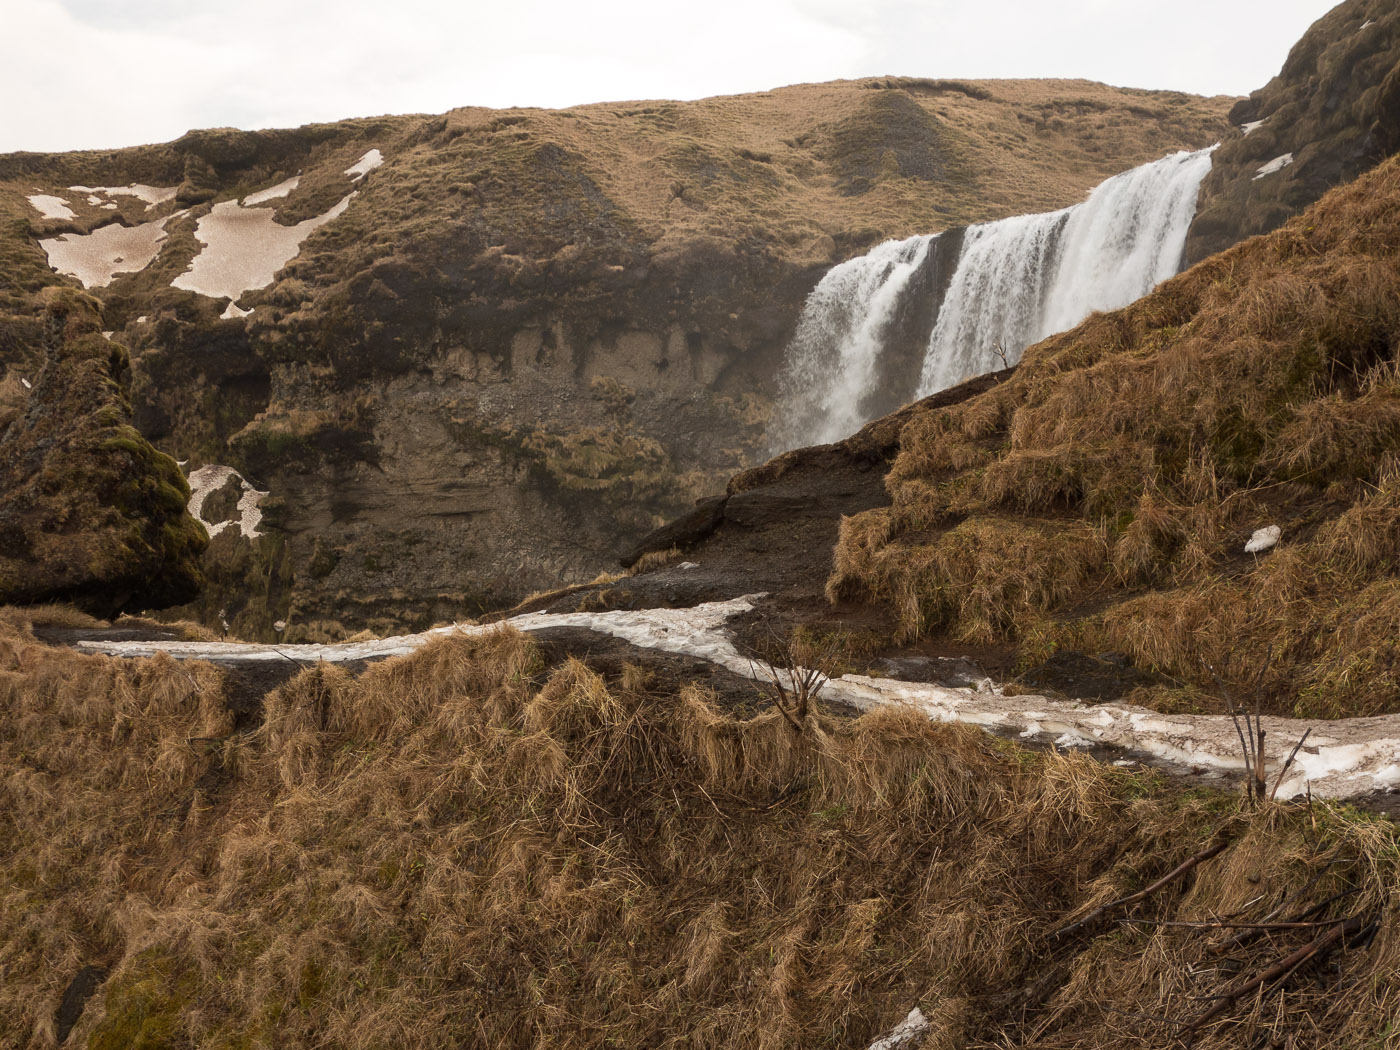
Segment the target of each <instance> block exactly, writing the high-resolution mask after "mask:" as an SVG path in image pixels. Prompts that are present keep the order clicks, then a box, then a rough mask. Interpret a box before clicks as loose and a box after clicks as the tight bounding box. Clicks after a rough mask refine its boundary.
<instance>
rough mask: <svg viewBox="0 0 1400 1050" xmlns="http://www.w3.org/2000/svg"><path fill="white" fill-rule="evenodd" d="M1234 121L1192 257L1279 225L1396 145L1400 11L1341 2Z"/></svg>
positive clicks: (1210, 180) (1204, 200)
mask: <svg viewBox="0 0 1400 1050" xmlns="http://www.w3.org/2000/svg"><path fill="white" fill-rule="evenodd" d="M1230 121H1231V123H1232V124H1234V125H1235V128H1234V130H1233V131H1232V132H1231V134H1230V135H1229V136H1228V137H1227V138H1226V139H1225V140H1224V141H1223V142H1222V144H1221V146H1220V149H1219V150H1217V151H1216V154H1215V161H1214V164H1213V166H1212V170H1211V173H1210V175H1209V176H1207V178H1206V180H1205V182H1204V183H1203V184H1202V186H1201V196H1200V202H1199V205H1198V207H1197V213H1196V221H1195V222H1194V223H1193V224H1192V226H1191V232H1190V234H1189V236H1188V238H1187V242H1186V258H1187V261H1188V262H1191V263H1195V262H1199V261H1200V260H1202V259H1204V258H1206V256H1208V255H1213V254H1214V253H1216V252H1218V251H1223V250H1224V249H1226V248H1228V247H1230V245H1232V244H1235V243H1237V242H1239V241H1241V240H1243V239H1244V238H1246V237H1253V236H1255V235H1256V234H1261V233H1268V232H1269V231H1270V230H1274V229H1277V228H1278V227H1279V226H1281V225H1282V224H1283V223H1284V222H1286V221H1287V220H1288V219H1290V218H1292V217H1293V216H1294V215H1297V214H1298V213H1299V212H1301V211H1302V210H1303V209H1304V208H1306V207H1307V206H1308V205H1310V204H1312V203H1313V202H1314V201H1316V200H1318V199H1320V198H1321V197H1322V195H1323V194H1324V193H1326V192H1327V191H1328V190H1329V189H1331V188H1332V187H1334V186H1339V185H1341V184H1342V183H1344V182H1349V181H1351V180H1352V179H1354V178H1355V177H1356V176H1357V175H1359V174H1361V173H1362V172H1363V171H1365V170H1367V169H1368V168H1370V167H1372V166H1373V165H1375V164H1376V163H1378V162H1379V161H1381V160H1383V159H1384V158H1386V157H1387V156H1389V155H1390V154H1392V153H1394V152H1395V151H1396V150H1397V148H1400V8H1397V7H1396V6H1395V5H1394V4H1393V3H1391V2H1390V0H1347V2H1346V3H1343V4H1339V5H1338V6H1337V7H1335V8H1333V9H1332V10H1331V11H1329V12H1328V13H1327V14H1326V15H1324V16H1323V17H1322V18H1320V19H1318V20H1317V22H1316V23H1314V24H1313V26H1312V28H1311V29H1309V30H1308V32H1307V33H1306V34H1304V36H1303V38H1302V39H1301V40H1299V41H1298V43H1297V44H1295V45H1294V46H1293V49H1292V51H1290V52H1289V54H1288V60H1287V61H1286V62H1284V64H1283V69H1282V70H1281V71H1280V72H1279V75H1278V76H1276V77H1274V78H1273V79H1272V80H1270V81H1269V83H1268V84H1266V85H1265V86H1264V87H1262V88H1260V89H1259V90H1258V91H1255V92H1254V93H1252V94H1251V95H1250V96H1249V98H1247V99H1242V100H1241V101H1240V102H1239V103H1237V104H1236V105H1235V107H1234V109H1232V110H1231V111H1230Z"/></svg>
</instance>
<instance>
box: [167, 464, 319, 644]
mask: <svg viewBox="0 0 1400 1050" xmlns="http://www.w3.org/2000/svg"><path fill="white" fill-rule="evenodd" d="M229 478H237V479H238V484H239V487H240V489H241V490H242V495H241V496H240V497H239V499H238V507H237V509H236V512H235V513H236V515H237V516H236V518H234V519H231V520H228V521H210V520H209V519H208V518H206V517H204V503H205V500H207V499H208V498H209V496H210V495H211V494H213V493H215V492H218V491H219V490H220V489H222V488H223V487H224V485H225V484H227V482H228V479H229ZM189 482H190V514H191V515H192V516H193V517H195V518H198V519H199V521H200V523H201V524H202V525H203V526H204V528H205V531H207V532H208V533H209V537H210V538H211V539H212V538H213V537H215V536H217V535H218V534H219V533H221V532H223V531H224V529H227V528H231V527H234V526H237V528H238V531H239V532H241V533H242V534H243V535H244V536H245V537H247V538H248V539H253V538H254V537H256V536H257V535H258V526H259V525H260V524H261V523H262V510H261V509H260V508H259V504H260V503H262V501H263V498H264V497H266V496H267V493H266V492H259V491H258V490H257V489H255V488H253V486H252V485H249V484H248V482H247V481H246V480H245V479H244V477H243V475H242V474H240V473H238V471H236V470H234V469H233V468H232V467H219V466H208V467H200V468H199V469H198V470H196V471H195V472H194V473H193V474H191V475H190V477H189ZM313 659H315V658H314V657H313Z"/></svg>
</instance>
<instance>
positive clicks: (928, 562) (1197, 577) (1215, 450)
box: [828, 160, 1400, 717]
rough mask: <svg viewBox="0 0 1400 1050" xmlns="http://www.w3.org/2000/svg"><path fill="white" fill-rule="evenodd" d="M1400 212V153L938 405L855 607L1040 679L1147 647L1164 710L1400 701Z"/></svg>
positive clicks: (855, 531)
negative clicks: (1042, 664)
mask: <svg viewBox="0 0 1400 1050" xmlns="http://www.w3.org/2000/svg"><path fill="white" fill-rule="evenodd" d="M1397 205H1400V161H1396V160H1391V161H1387V162H1386V163H1384V164H1383V165H1381V166H1380V167H1379V168H1377V169H1376V170H1374V171H1373V172H1371V173H1369V174H1367V175H1365V176H1363V177H1361V178H1360V179H1358V180H1357V181H1356V182H1354V183H1352V184H1350V185H1348V186H1346V187H1344V188H1342V189H1339V190H1336V191H1334V192H1332V193H1331V194H1329V195H1328V196H1327V197H1325V198H1324V199H1323V200H1322V201H1321V202H1320V203H1318V204H1317V205H1316V206H1314V207H1313V208H1311V209H1310V210H1309V211H1307V212H1306V213H1305V214H1304V215H1302V216H1301V217H1299V218H1298V219H1296V220H1294V221H1293V222H1291V223H1289V224H1288V225H1287V226H1285V227H1284V228H1282V229H1280V230H1278V231H1277V232H1275V233H1273V234H1270V235H1268V236H1266V237H1262V238H1257V239H1255V240H1252V241H1248V242H1245V243H1244V244H1241V245H1239V246H1237V247H1235V248H1233V249H1231V250H1230V251H1227V252H1224V253H1222V254H1220V255H1217V256H1214V257H1212V258H1211V259H1209V260H1207V261H1206V262H1204V263H1202V264H1200V265H1198V266H1196V267H1195V268H1193V269H1191V270H1189V271H1188V272H1186V273H1185V274H1182V275H1181V276H1179V277H1177V278H1175V279H1173V280H1171V281H1168V282H1167V283H1165V284H1164V285H1162V286H1161V287H1160V288H1158V289H1157V291H1155V292H1154V293H1152V294H1151V295H1149V296H1147V297H1146V298H1145V299H1143V300H1141V301H1139V302H1138V303H1136V304H1134V305H1132V306H1130V307H1128V308H1126V309H1124V310H1120V311H1117V312H1114V313H1111V314H1102V315H1096V316H1094V317H1091V318H1090V319H1089V320H1087V321H1086V322H1084V323H1083V324H1082V325H1080V326H1079V327H1078V328H1076V329H1074V330H1073V331H1070V332H1068V333H1065V334H1063V335H1060V336H1056V337H1053V338H1051V339H1049V340H1046V341H1045V342H1043V343H1041V344H1039V345H1038V346H1036V347H1033V348H1032V349H1030V350H1028V351H1027V352H1026V355H1025V358H1024V361H1023V363H1022V364H1021V366H1020V367H1019V369H1018V370H1017V371H1016V373H1015V375H1014V376H1013V377H1012V378H1010V379H1009V380H1007V381H1006V382H1005V383H1003V384H1001V385H999V386H997V387H996V388H995V389H993V390H990V391H988V392H986V393H984V394H981V395H979V396H976V397H973V398H971V399H969V400H967V401H965V402H963V403H962V404H959V405H955V406H952V407H948V408H943V409H939V410H936V411H929V412H922V413H915V417H914V419H913V421H912V422H910V423H908V424H907V425H906V426H905V427H904V429H903V431H902V433H901V435H900V439H899V453H898V456H897V458H896V459H895V461H894V464H893V467H892V469H891V470H890V473H889V476H888V478H887V485H888V488H889V491H890V494H891V497H892V500H893V505H892V506H891V507H888V508H880V509H876V510H872V511H868V512H866V513H863V514H860V515H858V516H856V517H853V518H850V519H848V520H847V521H846V522H845V523H844V524H843V528H842V533H841V539H840V542H839V544H838V547H837V552H836V560H835V568H834V572H833V574H832V576H831V579H830V581H829V585H828V593H829V595H830V596H832V597H833V598H841V597H845V598H852V597H866V598H872V599H874V600H875V601H877V602H879V603H881V604H883V605H884V606H886V607H887V608H888V609H890V611H891V613H892V614H893V615H894V617H895V618H896V620H897V623H898V630H899V633H900V634H901V636H902V637H904V638H906V639H912V638H918V637H926V636H935V637H948V638H953V639H958V640H962V641H964V642H969V643H999V642H1009V643H1011V644H1013V645H1014V646H1015V647H1016V648H1017V652H1018V654H1019V660H1020V663H1021V665H1022V666H1028V665H1031V664H1034V663H1037V662H1039V661H1041V660H1044V659H1045V658H1046V657H1048V656H1050V655H1052V654H1053V653H1055V652H1056V651H1057V650H1060V649H1073V650H1079V651H1083V652H1087V653H1098V652H1103V651H1108V652H1110V653H1117V654H1122V655H1123V656H1125V657H1126V659H1127V660H1128V662H1130V663H1131V665H1133V666H1135V667H1137V668H1140V669H1145V670H1150V671H1154V672H1158V673H1160V674H1163V675H1166V676H1169V677H1170V678H1172V679H1175V680H1177V681H1178V683H1179V687H1168V686H1162V687H1157V688H1156V689H1155V690H1152V691H1149V692H1148V693H1147V694H1145V695H1143V696H1140V697H1139V699H1142V700H1145V701H1148V702H1152V703H1156V704H1158V705H1159V706H1168V707H1184V708H1186V709H1191V708H1193V707H1196V706H1198V705H1200V704H1202V703H1205V701H1204V698H1203V697H1202V696H1201V695H1200V693H1199V692H1198V691H1197V690H1196V688H1195V687H1196V686H1200V685H1204V686H1207V687H1208V688H1209V690H1210V691H1211V692H1216V691H1217V690H1216V683H1215V681H1214V677H1215V675H1216V674H1218V675H1219V676H1220V677H1221V678H1223V679H1224V680H1225V681H1226V683H1228V687H1229V688H1230V689H1231V690H1232V691H1233V692H1234V694H1235V695H1236V696H1237V697H1246V696H1248V695H1250V693H1251V692H1252V691H1253V690H1254V689H1255V687H1256V683H1257V687H1258V689H1259V690H1260V691H1261V693H1262V696H1263V698H1264V703H1265V707H1266V708H1267V709H1270V710H1274V711H1279V712H1293V713H1297V714H1299V715H1303V716H1310V717H1335V716H1338V715H1343V714H1368V713H1375V712H1381V711H1397V710H1400V643H1397V638H1400V576H1397V570H1400V559H1397V550H1400V547H1397V540H1400V459H1398V458H1397V452H1400V409H1398V408H1397V406H1400V372H1397V365H1396V351H1397V347H1398V346H1400V305H1397V304H1400V256H1397V247H1400V207H1397ZM1268 525H1277V526H1279V527H1280V528H1281V530H1282V540H1281V541H1280V543H1279V544H1278V545H1277V546H1276V547H1274V548H1273V549H1271V550H1269V551H1267V552H1266V553H1263V554H1259V555H1258V556H1255V555H1252V554H1246V553H1245V552H1244V545H1245V542H1246V540H1247V539H1249V537H1250V536H1251V534H1252V533H1253V531H1254V530H1256V529H1259V528H1261V527H1264V526H1268Z"/></svg>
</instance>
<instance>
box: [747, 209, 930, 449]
mask: <svg viewBox="0 0 1400 1050" xmlns="http://www.w3.org/2000/svg"><path fill="white" fill-rule="evenodd" d="M936 236H937V235H934V236H933V237H928V236H923V237H910V238H909V239H908V240H904V241H886V242H885V243H884V244H881V245H880V246H879V247H877V248H875V249H873V250H872V251H870V252H868V253H867V254H865V255H861V256H858V257H857V258H855V259H850V260H848V261H846V262H843V263H841V264H840V265H839V266H834V267H832V268H831V269H830V270H828V271H827V273H826V276H825V277H823V278H822V279H821V282H820V283H819V284H818V285H817V287H816V288H814V289H813V290H812V293H811V295H809V296H807V302H806V304H805V305H804V306H803V308H802V317H801V319H800V320H799V321H798V324H797V332H796V334H795V335H794V336H793V339H792V344H791V345H790V346H789V347H788V354H787V361H788V365H787V367H786V368H785V369H784V371H783V376H782V379H781V381H780V382H781V391H782V393H781V395H780V398H781V403H782V405H783V411H782V412H781V413H780V414H779V418H778V420H777V422H776V423H775V425H774V427H773V428H772V432H771V436H772V437H773V439H774V440H775V441H777V442H778V443H779V444H782V445H784V447H791V444H792V443H794V442H796V443H802V444H810V443H813V442H823V441H835V440H836V439H838V438H841V437H845V436H846V435H847V434H849V433H850V432H851V431H853V430H855V429H856V428H858V427H859V426H860V425H861V424H862V423H864V422H865V421H866V420H867V419H869V418H870V416H869V415H868V414H866V412H865V411H864V409H863V406H864V403H865V401H866V399H867V397H868V396H869V394H870V392H871V389H872V388H873V387H874V386H875V385H876V383H877V381H878V380H879V371H878V369H877V367H876V366H877V364H878V361H879V356H880V351H881V349H882V348H883V346H884V339H885V330H886V329H887V328H888V327H889V325H890V322H891V321H892V320H893V318H894V313H895V309H896V308H897V307H898V306H899V303H900V300H901V299H902V298H903V296H904V291H905V289H906V288H907V287H908V285H909V281H910V279H911V278H912V277H913V276H914V275H915V274H916V273H917V272H918V271H919V267H921V266H922V265H923V264H924V260H925V259H926V258H927V256H928V250H929V245H930V244H932V243H933V241H934V240H935V239H936ZM809 437H810V440H804V439H807V438H809Z"/></svg>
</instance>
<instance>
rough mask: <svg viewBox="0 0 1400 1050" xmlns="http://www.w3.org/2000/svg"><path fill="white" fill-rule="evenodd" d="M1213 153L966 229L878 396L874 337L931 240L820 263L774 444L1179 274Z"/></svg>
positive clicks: (921, 391)
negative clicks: (893, 383) (916, 360)
mask: <svg viewBox="0 0 1400 1050" xmlns="http://www.w3.org/2000/svg"><path fill="white" fill-rule="evenodd" d="M1214 149H1215V147H1214V146H1212V147H1211V148H1210V149H1205V150H1199V151H1197V152H1195V153H1187V152H1182V153H1175V154H1173V155H1171V156H1169V157H1164V158H1163V159H1161V160H1159V161H1154V162H1153V163H1151V164H1144V165H1143V166H1141V167H1139V168H1134V169H1133V170H1132V171H1128V172H1124V173H1123V174H1121V175H1115V176H1114V177H1113V178H1111V179H1108V180H1106V181H1105V182H1103V183H1100V184H1099V186H1098V187H1096V188H1095V189H1094V191H1093V192H1092V193H1090V194H1089V197H1088V198H1087V199H1086V200H1085V201H1083V202H1082V203H1080V204H1076V205H1074V206H1073V207H1070V208H1064V209H1062V210H1060V211H1056V212H1047V213H1043V214H1037V215H1019V216H1015V217H1013V218H1009V219H1002V220H1000V221H998V222H991V223H984V224H982V225H979V226H972V227H969V228H968V229H967V230H966V232H965V234H964V236H963V245H962V251H961V254H960V255H959V256H958V261H957V267H956V269H955V270H954V272H953V275H952V278H951V279H950V281H949V282H948V285H947V289H946V291H944V293H943V295H942V301H941V303H939V304H938V308H937V312H936V319H935V320H934V322H933V329H932V332H931V333H930V334H929V337H928V342H927V348H926V350H925V352H924V355H923V363H922V367H921V369H920V371H919V379H918V383H917V385H916V386H915V387H913V388H912V389H908V390H900V391H893V392H891V391H882V390H881V385H882V382H883V378H882V374H883V373H887V369H888V357H889V353H888V352H887V351H888V350H889V348H888V346H887V340H886V335H887V333H888V330H889V328H890V323H891V320H892V319H893V318H894V317H895V316H896V315H897V314H898V312H899V311H900V310H901V309H902V308H904V307H905V306H906V305H907V304H906V303H905V302H904V298H905V293H906V292H907V291H908V290H909V288H910V285H911V283H914V284H915V285H916V286H917V282H913V278H914V276H915V275H916V274H917V272H918V270H919V268H920V267H921V266H923V265H924V263H925V262H926V260H927V259H928V253H929V246H930V245H931V244H932V243H933V238H930V237H913V238H910V239H909V240H906V241H890V242H887V243H885V244H882V245H880V246H879V247H878V248H876V249H875V250H874V251H872V252H870V253H869V254H868V255H866V256H863V257H861V258H859V259H852V260H850V261H848V262H845V263H842V264H841V265H840V266H837V267H834V268H833V269H832V270H831V271H830V272H828V273H827V275H826V276H825V277H824V278H823V279H822V281H821V283H820V284H819V285H818V286H817V288H816V289H815V290H814V291H813V292H812V294H811V295H810V296H809V297H808V299H807V303H806V305H805V307H804V308H803V313H802V317H801V319H800V320H799V322H798V328H797V334H796V336H795V337H794V339H793V341H792V344H791V345H790V346H789V348H788V357H787V364H786V366H785V369H784V374H783V377H782V380H781V383H780V389H781V391H782V393H781V398H780V411H779V415H780V418H781V420H782V422H781V423H780V424H779V425H778V426H777V427H775V428H774V433H773V435H772V436H773V438H774V439H775V442H776V443H777V445H778V446H779V447H785V448H791V447H793V446H795V445H799V444H813V443H817V442H823V441H832V440H836V439H837V438H840V437H843V436H845V435H847V434H849V433H851V432H852V431H854V430H855V429H857V428H858V427H859V426H860V425H861V424H862V423H864V422H866V421H867V420H868V419H869V418H870V413H869V412H868V411H867V410H866V407H865V406H867V405H868V404H869V403H870V402H871V398H872V395H873V394H876V393H882V394H884V397H883V400H884V401H886V402H889V401H891V400H892V399H893V400H896V401H898V400H913V399H915V398H919V397H924V396H927V395H928V394H932V393H935V392H936V391H939V390H943V389H946V388H947V387H950V386H955V385H956V384H958V383H960V382H963V381H964V380H966V379H970V378H972V377H973V376H977V375H982V374H984V373H986V372H991V371H994V370H996V369H998V368H1001V367H1003V366H1004V365H1006V364H1014V363H1015V362H1016V361H1018V360H1020V357H1021V354H1022V352H1023V351H1024V350H1025V348H1026V347H1027V346H1030V345H1031V344H1033V343H1036V342H1039V341H1040V340H1041V339H1044V338H1045V337H1046V336H1049V335H1053V334H1055V333H1056V332H1062V331H1065V330H1066V329H1068V328H1072V327H1073V326H1074V325H1076V324H1078V323H1079V322H1080V321H1082V320H1083V319H1084V318H1085V317H1087V316H1088V315H1089V314H1091V313H1092V312H1094V311H1095V310H1115V309H1118V308H1119V307H1123V306H1127V305H1128V304H1129V303H1131V302H1132V301H1133V300H1135V299H1138V298H1140V297H1141V296H1143V295H1145V294H1147V293H1148V292H1149V291H1151V290H1152V289H1153V288H1154V287H1156V285H1157V284H1159V283H1160V282H1162V281H1164V280H1166V279H1167V278H1168V277H1170V276H1172V275H1173V274H1175V273H1176V272H1177V270H1178V269H1179V268H1180V265H1181V258H1182V250H1183V248H1184V247H1185V243H1186V232H1187V229H1188V228H1189V227H1190V225H1191V219H1192V218H1193V216H1194V215H1195V210H1196V195H1197V192H1198V190H1199V189H1200V184H1201V180H1202V179H1204V178H1205V176H1206V173H1207V172H1208V171H1209V170H1210V163H1211V153H1212V152H1213V151H1214ZM892 395H897V397H892Z"/></svg>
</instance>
